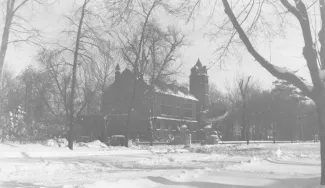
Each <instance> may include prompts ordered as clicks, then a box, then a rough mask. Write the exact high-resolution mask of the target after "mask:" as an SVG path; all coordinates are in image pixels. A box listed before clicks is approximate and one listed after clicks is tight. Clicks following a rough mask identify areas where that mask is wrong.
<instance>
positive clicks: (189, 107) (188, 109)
mask: <svg viewBox="0 0 325 188" xmlns="http://www.w3.org/2000/svg"><path fill="white" fill-rule="evenodd" d="M184 116H185V117H192V104H191V103H185V104H184Z"/></svg>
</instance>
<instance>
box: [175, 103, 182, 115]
mask: <svg viewBox="0 0 325 188" xmlns="http://www.w3.org/2000/svg"><path fill="white" fill-rule="evenodd" d="M180 115H181V114H180V112H179V105H178V104H177V105H176V116H180Z"/></svg>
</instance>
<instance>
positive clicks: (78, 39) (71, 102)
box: [68, 0, 89, 150]
mask: <svg viewBox="0 0 325 188" xmlns="http://www.w3.org/2000/svg"><path fill="white" fill-rule="evenodd" d="M88 2H89V0H85V1H84V4H83V5H82V12H81V17H80V21H79V26H78V33H77V39H76V49H75V51H74V58H73V67H72V83H71V95H70V117H69V140H68V147H69V149H70V150H73V135H72V134H73V122H74V101H73V100H74V93H75V90H76V89H75V86H76V81H77V78H76V74H77V62H78V53H79V45H80V36H81V29H82V24H83V19H84V16H85V9H86V5H87V3H88Z"/></svg>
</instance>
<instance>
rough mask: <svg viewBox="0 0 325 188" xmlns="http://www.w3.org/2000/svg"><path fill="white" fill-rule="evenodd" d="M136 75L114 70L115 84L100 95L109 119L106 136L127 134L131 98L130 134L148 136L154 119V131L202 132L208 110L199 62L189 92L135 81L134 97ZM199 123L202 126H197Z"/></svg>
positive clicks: (204, 74)
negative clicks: (180, 129)
mask: <svg viewBox="0 0 325 188" xmlns="http://www.w3.org/2000/svg"><path fill="white" fill-rule="evenodd" d="M134 78H135V74H134V73H133V72H131V71H130V70H129V69H125V70H124V71H123V72H121V71H120V67H119V65H117V66H116V70H115V81H114V83H112V84H111V85H110V86H109V87H108V88H107V90H106V91H105V92H104V95H103V103H102V105H103V106H102V110H103V113H104V115H105V116H106V117H107V119H108V125H107V126H108V128H107V129H108V134H110V135H112V134H124V133H125V132H126V124H127V122H126V121H127V115H128V110H129V107H130V105H132V98H133V97H134V99H135V100H134V104H133V105H132V106H133V107H134V108H133V109H132V110H131V117H130V119H131V121H130V127H129V130H130V131H131V132H132V133H133V134H145V133H147V132H148V127H149V120H150V119H153V121H154V126H155V129H160V130H165V131H172V130H176V129H177V126H179V125H181V124H186V125H187V126H188V128H189V129H190V130H198V129H201V128H203V127H202V126H203V125H202V124H203V123H202V121H203V116H204V114H205V113H206V111H207V110H208V105H209V96H208V88H209V84H208V75H207V69H206V67H205V66H202V63H201V62H200V60H198V61H197V63H196V64H195V66H194V67H193V68H192V69H191V75H190V78H189V82H190V83H189V85H190V88H189V89H188V88H185V87H180V86H177V84H175V83H173V84H167V83H163V82H161V81H157V82H155V84H154V85H150V84H148V83H147V82H146V81H144V79H142V78H141V77H138V78H137V81H136V91H135V95H134V96H133V88H134V87H133V86H134V80H135V79H134ZM200 122H201V123H200Z"/></svg>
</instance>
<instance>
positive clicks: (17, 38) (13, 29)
mask: <svg viewBox="0 0 325 188" xmlns="http://www.w3.org/2000/svg"><path fill="white" fill-rule="evenodd" d="M46 2H47V1H46V0H44V1H38V0H6V1H5V2H3V5H4V6H5V8H4V9H5V21H4V27H3V32H2V37H1V46H0V81H1V78H2V76H1V75H2V73H3V66H4V61H5V57H6V53H7V48H8V44H11V43H17V42H26V43H30V44H35V45H40V43H39V42H40V41H39V39H40V37H41V34H40V31H39V30H38V29H36V28H35V27H33V26H32V24H31V23H30V21H29V20H28V19H26V18H25V16H24V15H22V14H20V12H22V10H23V9H24V8H25V7H27V6H28V5H33V4H35V3H36V4H39V5H40V4H45V3H46Z"/></svg>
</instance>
